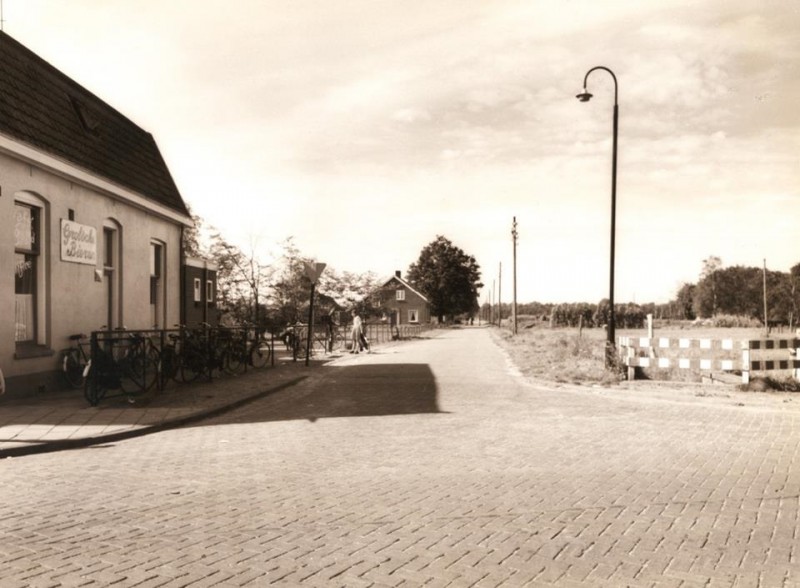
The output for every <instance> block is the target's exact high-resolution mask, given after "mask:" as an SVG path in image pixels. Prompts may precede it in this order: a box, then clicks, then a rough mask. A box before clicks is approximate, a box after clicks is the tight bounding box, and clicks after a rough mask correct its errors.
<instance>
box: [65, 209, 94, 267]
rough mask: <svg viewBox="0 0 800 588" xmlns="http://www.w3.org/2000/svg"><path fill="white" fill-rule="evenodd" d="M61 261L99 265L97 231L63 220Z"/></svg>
mask: <svg viewBox="0 0 800 588" xmlns="http://www.w3.org/2000/svg"><path fill="white" fill-rule="evenodd" d="M61 261H71V262H74V263H84V264H86V265H97V229H95V228H94V227H89V226H87V225H81V224H78V223H76V222H75V221H71V220H67V219H63V218H62V219H61Z"/></svg>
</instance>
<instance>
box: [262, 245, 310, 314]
mask: <svg viewBox="0 0 800 588" xmlns="http://www.w3.org/2000/svg"><path fill="white" fill-rule="evenodd" d="M282 247H283V255H282V256H281V259H280V262H279V267H278V269H277V270H276V276H275V279H274V280H273V284H272V296H271V300H270V302H271V304H270V312H269V323H270V327H271V328H272V329H273V330H275V329H281V328H283V327H285V326H286V325H292V324H295V323H298V322H303V321H306V320H308V316H307V315H306V314H305V313H303V310H304V308H303V307H304V306H305V311H306V313H307V312H308V300H309V294H310V291H311V282H310V281H309V280H308V278H307V277H306V275H305V262H308V261H311V259H310V258H307V257H303V256H302V255H300V250H299V249H298V248H297V246H296V245H295V243H294V238H293V237H288V238H287V239H286V240H285V241H284V242H283V245H282Z"/></svg>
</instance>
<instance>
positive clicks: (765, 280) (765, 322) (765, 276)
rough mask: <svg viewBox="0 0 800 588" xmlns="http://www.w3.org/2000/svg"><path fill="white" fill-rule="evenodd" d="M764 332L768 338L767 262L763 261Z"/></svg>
mask: <svg viewBox="0 0 800 588" xmlns="http://www.w3.org/2000/svg"><path fill="white" fill-rule="evenodd" d="M764 332H765V333H766V334H767V337H769V316H768V314H767V260H766V259H764Z"/></svg>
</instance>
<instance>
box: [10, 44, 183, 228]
mask: <svg viewBox="0 0 800 588" xmlns="http://www.w3.org/2000/svg"><path fill="white" fill-rule="evenodd" d="M0 133H3V134H5V135H7V136H9V137H11V138H13V139H15V140H18V141H20V142H22V143H25V144H27V145H29V146H32V147H34V148H36V149H39V150H41V151H44V152H46V153H48V154H50V155H52V156H55V157H56V158H59V159H62V160H65V161H68V162H69V163H71V164H73V165H75V166H77V167H80V168H82V169H84V170H86V171H89V172H91V173H93V174H95V175H97V176H100V177H103V178H105V179H107V180H110V181H112V182H113V183H115V184H118V185H120V186H122V187H124V188H127V189H129V190H133V191H134V192H137V193H138V194H140V195H142V196H144V197H145V198H147V199H150V200H153V201H155V202H157V203H159V204H161V205H163V206H166V207H167V208H170V209H172V210H174V211H177V212H179V213H182V214H185V215H187V216H189V212H188V210H187V209H186V204H185V203H184V201H183V198H182V197H181V195H180V192H179V191H178V188H177V186H176V185H175V182H174V180H173V179H172V176H171V175H170V173H169V169H168V168H167V165H166V163H165V162H164V159H163V158H162V156H161V152H160V151H159V149H158V146H157V145H156V142H155V140H154V139H153V136H152V135H151V134H150V133H148V132H146V131H145V130H143V129H141V128H140V127H139V126H137V125H136V124H134V123H133V122H132V121H131V120H129V119H128V118H126V117H125V116H124V115H122V114H120V113H119V112H117V111H116V110H115V109H114V108H112V107H111V106H109V105H108V104H106V103H105V102H103V101H102V100H100V99H99V98H98V97H97V96H95V95H94V94H92V93H91V92H89V91H88V90H86V89H85V88H83V87H82V86H81V85H79V84H78V83H76V82H75V81H73V80H72V79H70V78H69V77H67V76H66V75H64V74H63V73H61V72H60V71H59V70H57V69H56V68H54V67H53V66H52V65H50V64H49V63H47V62H46V61H44V60H43V59H42V58H40V57H39V56H37V55H36V54H35V53H33V52H32V51H30V50H29V49H27V48H26V47H24V46H23V45H21V44H20V43H18V42H17V41H15V40H14V39H12V38H11V37H10V36H8V35H7V34H5V33H3V32H0Z"/></svg>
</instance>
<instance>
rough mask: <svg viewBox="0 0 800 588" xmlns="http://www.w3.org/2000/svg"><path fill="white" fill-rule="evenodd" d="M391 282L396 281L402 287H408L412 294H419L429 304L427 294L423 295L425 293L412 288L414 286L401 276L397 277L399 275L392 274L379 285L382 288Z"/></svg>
mask: <svg viewBox="0 0 800 588" xmlns="http://www.w3.org/2000/svg"><path fill="white" fill-rule="evenodd" d="M391 282H397V283H399V284H400V285H401V286H403V287H405V288H408V289H409V290H411V291H412V292H413V293H414V294H416V295H417V296H419V297H420V298H422V299H423V300H424V301H425V302H427V303H429V304H430V300H428V297H427V296H425V294H423V293H422V292H420V291H419V290H417V289H416V288H414V286H412V285H411V284H409V283H408V282H406V281H405V280H404V279H403V278H401V277H399V276H397V275H394V276H392V277H391V278H389V279H388V280H386V281H385V282H384V283H383V286H381V287H382V288H385V287H386V286H388V285H389V284H390V283H391Z"/></svg>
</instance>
